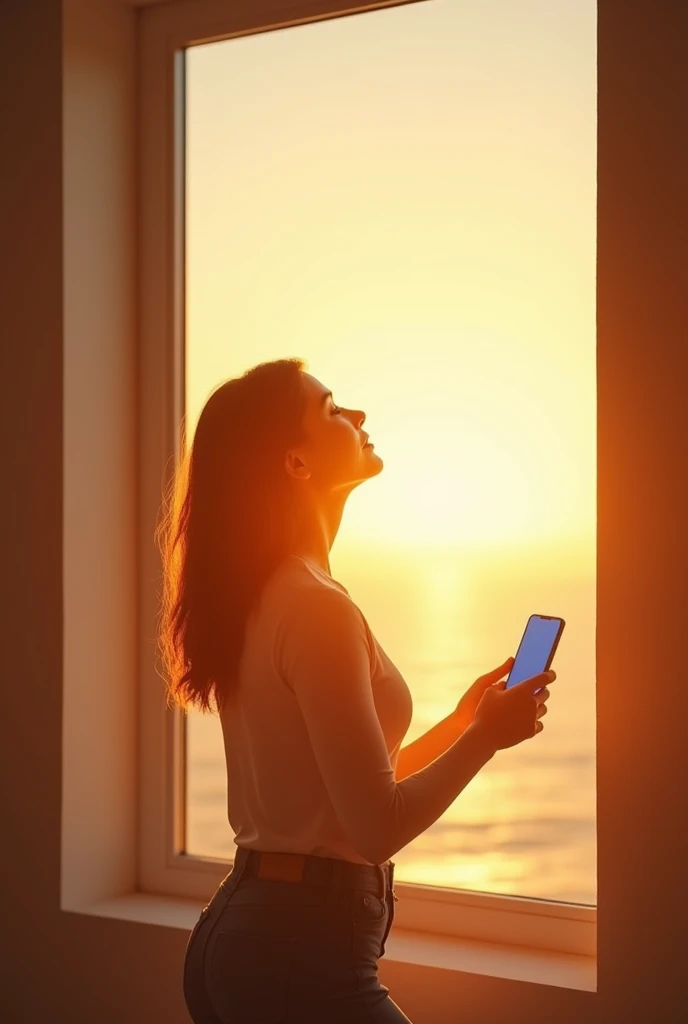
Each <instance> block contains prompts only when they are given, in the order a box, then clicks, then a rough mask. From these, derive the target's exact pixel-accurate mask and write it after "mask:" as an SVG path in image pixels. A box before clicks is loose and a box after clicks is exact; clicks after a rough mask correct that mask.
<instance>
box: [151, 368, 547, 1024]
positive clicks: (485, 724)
mask: <svg viewBox="0 0 688 1024" xmlns="http://www.w3.org/2000/svg"><path fill="white" fill-rule="evenodd" d="M304 366H305V364H304V363H303V361H302V360H299V359H281V360H276V361H273V362H268V363H262V364H260V365H258V366H255V367H253V368H252V369H250V370H249V371H247V372H246V373H244V374H243V375H242V376H240V377H238V378H235V379H232V380H227V381H225V382H224V383H223V384H221V385H220V386H219V387H218V388H217V389H216V390H215V391H214V392H213V393H212V394H211V396H210V397H209V399H208V401H207V402H206V404H205V407H204V408H203V410H202V412H201V415H200V417H199V420H198V424H197V427H196V431H195V435H194V438H193V443H192V444H191V445H190V447H189V451H188V454H186V455H185V456H184V458H183V460H182V462H181V464H180V466H178V467H177V470H176V473H175V475H174V477H173V479H172V481H171V484H170V489H169V492H168V496H167V499H168V500H167V502H166V505H165V508H164V515H163V518H162V520H161V522H160V525H159V527H158V533H157V537H158V543H159V545H160V549H161V553H162V556H163V565H164V575H163V583H164V588H163V607H162V618H161V628H160V649H161V652H162V657H163V663H164V668H165V675H166V678H167V684H168V692H169V697H171V699H172V701H173V702H175V703H177V704H179V705H180V706H181V707H182V708H185V707H188V706H195V707H197V708H198V709H200V710H204V711H210V710H213V709H214V710H216V711H217V712H218V714H219V717H220V721H221V725H222V732H223V738H224V745H225V756H226V763H227V782H228V816H229V821H230V824H231V827H232V829H233V831H234V833H235V843H236V852H235V857H234V863H233V867H232V870H231V871H230V872H229V874H228V875H227V876H226V877H225V879H224V880H223V882H222V883H221V884H220V886H219V887H218V889H217V890H216V892H215V893H214V895H213V896H212V898H211V900H210V902H209V903H208V905H207V906H206V907H205V908H204V909H203V911H202V913H201V915H200V918H199V920H198V922H197V923H196V925H195V926H194V929H193V931H192V933H191V936H190V938H189V941H188V944H187V948H186V954H185V959H184V972H183V988H184V996H185V1000H186V1004H187V1007H188V1010H189V1013H190V1014H191V1017H192V1019H193V1020H194V1022H195V1024H258V1022H260V1024H278V1022H280V1024H297V1022H298V1024H316V1022H317V1024H354V1022H360V1021H363V1020H365V1021H377V1022H388V1024H393V1022H396V1024H401V1022H403V1021H408V1018H407V1017H406V1016H405V1015H404V1014H403V1013H402V1011H401V1010H400V1009H399V1007H398V1006H397V1005H396V1003H394V1001H393V1000H392V999H391V998H390V995H389V989H388V988H387V987H386V986H384V985H382V984H381V983H380V981H379V979H378V974H377V962H378V959H379V958H380V957H381V956H382V955H383V954H384V950H385V941H386V939H387V936H388V934H389V930H390V928H391V925H392V922H393V920H394V901H395V899H396V895H395V893H394V889H393V879H394V862H393V861H392V860H391V859H390V858H391V857H392V856H393V855H394V854H395V853H396V852H397V851H398V850H400V849H401V848H402V847H404V846H406V845H407V844H408V843H410V842H411V841H412V840H413V839H414V838H415V837H416V836H418V835H420V834H421V833H422V832H423V831H425V830H426V829H427V828H428V827H429V826H430V825H432V824H433V823H434V822H435V821H437V819H438V818H439V817H440V816H441V815H442V814H443V813H444V811H446V809H447V808H448V807H449V806H450V804H451V803H452V802H453V800H454V799H455V798H456V797H457V796H458V794H459V793H460V792H461V790H462V789H463V788H464V787H465V786H466V785H467V784H468V782H469V781H470V780H471V779H472V778H473V777H474V776H475V774H476V772H478V771H479V769H480V768H481V767H482V766H483V765H484V764H485V763H486V762H487V761H489V760H490V758H491V757H492V756H493V755H494V753H495V751H496V750H498V749H500V748H503V747H508V746H512V745H514V744H516V743H519V742H521V741H522V740H524V739H526V738H528V737H531V736H533V735H535V733H536V732H538V731H540V730H541V729H542V726H543V723H542V722H541V721H540V718H541V716H542V715H543V714H544V713H545V712H546V710H547V708H546V703H545V702H546V700H547V698H548V696H549V692H548V690H547V689H546V688H545V689H543V690H542V692H541V693H539V694H537V695H535V696H534V695H533V691H534V690H535V689H537V688H538V687H540V686H542V685H543V682H544V681H547V680H549V679H551V678H554V673H546V674H545V677H546V678H543V677H542V676H537V677H535V678H534V679H532V680H526V681H525V682H523V683H520V684H518V685H517V686H514V687H513V688H511V689H509V690H505V689H504V683H503V682H502V683H500V682H499V676H500V675H504V674H505V670H506V664H507V663H505V665H503V666H502V667H501V669H500V670H496V671H495V672H493V673H490V674H488V675H487V676H484V677H481V679H480V680H477V681H476V683H475V684H474V686H473V687H472V688H471V689H470V690H469V691H468V693H467V694H466V697H465V698H464V702H463V710H464V713H465V712H466V708H470V714H469V718H468V720H466V721H463V722H462V724H461V726H460V727H457V729H456V733H455V738H454V737H452V740H451V741H448V746H447V748H446V749H445V750H443V751H442V752H441V753H440V755H439V756H437V752H436V750H435V751H434V752H433V753H431V754H429V756H428V760H429V763H427V764H426V765H424V766H422V767H421V768H420V769H419V770H418V771H416V772H414V773H413V774H411V775H408V777H406V778H403V779H401V780H398V779H396V778H395V769H396V765H397V759H398V754H399V748H400V746H401V741H402V739H403V737H404V735H405V734H406V731H407V729H408V726H409V723H410V720H411V712H412V701H411V694H410V692H409V689H408V687H407V685H406V682H405V681H404V679H403V677H402V676H401V675H400V673H399V672H398V670H397V669H396V667H395V666H394V664H393V662H392V661H391V660H390V659H389V657H388V656H387V654H386V653H385V651H384V650H383V649H382V647H381V646H380V644H379V643H378V641H377V640H376V638H375V637H374V636H373V634H372V632H371V630H370V628H369V626H368V623H367V621H366V619H365V617H364V615H363V614H362V612H361V610H360V609H359V608H358V607H357V605H356V604H355V602H354V601H353V600H352V599H351V597H350V596H349V593H348V591H347V590H346V588H345V587H344V586H343V585H342V584H341V583H339V582H338V581H337V580H334V579H333V578H332V576H331V574H330V562H329V553H330V549H331V548H332V545H333V543H334V539H335V537H336V535H337V531H338V529H339V524H340V522H341V517H342V512H343V509H344V504H345V502H346V499H347V497H348V495H349V494H350V493H351V491H352V490H353V489H354V488H355V487H357V486H358V485H359V484H361V483H363V481H365V480H367V479H369V478H370V477H374V476H376V475H377V474H378V473H380V472H381V470H382V468H383V463H382V460H381V459H380V457H379V456H378V455H377V453H376V452H375V450H374V448H373V447H372V446H367V447H366V441H367V440H368V436H367V434H366V433H365V432H364V431H363V429H362V428H363V424H364V422H365V414H364V413H363V412H362V411H360V410H356V409H346V408H340V407H338V406H336V405H335V403H334V399H333V396H332V394H331V393H330V392H329V390H328V389H327V388H326V387H324V386H323V385H322V384H321V383H320V382H319V381H318V380H317V379H316V378H315V377H313V376H311V375H310V374H308V373H306V372H305V370H304Z"/></svg>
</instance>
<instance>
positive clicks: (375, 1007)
mask: <svg viewBox="0 0 688 1024" xmlns="http://www.w3.org/2000/svg"><path fill="white" fill-rule="evenodd" d="M246 854H247V851H243V850H238V851H237V857H236V858H235V861H234V865H233V867H232V870H231V871H230V873H229V874H228V875H227V877H226V878H225V879H224V880H223V881H222V882H221V883H220V885H219V887H218V888H217V890H216V892H215V894H214V895H213V897H212V899H211V900H210V903H209V904H208V905H207V906H206V907H204V908H203V910H202V911H201V915H200V917H199V919H198V921H197V922H196V924H195V925H194V928H193V930H192V932H191V935H190V937H189V941H188V944H187V947H186V953H185V956H184V975H183V986H184V998H185V1000H186V1006H187V1009H188V1011H189V1013H190V1015H191V1019H192V1020H193V1021H194V1024H316V1022H317V1024H366V1022H375V1024H411V1022H410V1021H409V1018H408V1017H407V1016H406V1015H405V1014H404V1013H402V1011H401V1010H400V1009H399V1007H398V1006H397V1005H396V1003H395V1002H394V1001H393V1000H392V999H391V998H390V995H389V989H388V988H387V987H386V986H385V985H382V984H381V983H380V981H379V979H378V974H377V961H378V959H379V958H380V957H381V956H383V954H384V951H385V941H386V939H387V936H388V935H389V931H390V928H391V927H392V922H393V920H394V900H395V896H394V892H393V888H392V880H393V864H392V866H391V875H390V872H389V870H385V868H384V867H382V866H379V865H354V864H351V863H347V865H346V871H347V875H348V877H349V879H350V882H349V886H350V885H351V884H353V885H355V886H356V887H355V888H351V887H347V886H344V885H342V884H314V883H313V882H307V881H299V882H291V881H274V880H272V879H265V878H257V877H255V876H254V877H251V874H252V872H249V871H248V870H247V865H248V860H249V858H248V857H247V856H246ZM309 859H311V858H306V860H309ZM328 860H332V859H331V858H328ZM252 863H253V861H252ZM390 863H391V862H390ZM319 866H320V867H322V866H323V865H322V864H321V865H319ZM328 866H329V865H328ZM359 868H361V869H362V870H360V871H359V870H358V869H359ZM359 883H360V884H359Z"/></svg>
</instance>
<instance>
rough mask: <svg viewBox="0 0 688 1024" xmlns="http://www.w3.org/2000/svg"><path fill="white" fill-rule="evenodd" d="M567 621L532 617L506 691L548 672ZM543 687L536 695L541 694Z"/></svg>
mask: <svg viewBox="0 0 688 1024" xmlns="http://www.w3.org/2000/svg"><path fill="white" fill-rule="evenodd" d="M565 625H566V623H565V621H564V620H563V619H561V618H558V617H557V616H556V615H531V616H530V618H529V619H528V622H527V623H526V628H525V630H524V632H523V636H522V637H521V642H520V644H519V645H518V650H517V651H516V657H515V658H514V663H513V665H512V667H511V672H510V673H509V676H508V678H507V681H506V687H505V689H507V690H508V689H509V687H510V686H515V685H516V683H522V682H523V680H524V679H530V678H532V676H538V675H540V673H541V672H546V671H547V669H548V668H549V667H550V665H551V664H552V658H553V657H554V652H555V651H556V649H557V646H558V644H559V640H560V639H561V634H562V633H563V632H564V626H565ZM543 689H544V687H543V686H541V687H540V688H539V689H538V690H534V691H533V692H534V693H539V692H540V690H543Z"/></svg>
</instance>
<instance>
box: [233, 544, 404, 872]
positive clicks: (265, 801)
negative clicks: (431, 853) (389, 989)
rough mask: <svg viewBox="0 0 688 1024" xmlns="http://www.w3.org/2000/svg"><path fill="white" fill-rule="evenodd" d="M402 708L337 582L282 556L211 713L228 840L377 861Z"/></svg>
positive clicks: (388, 820) (392, 675) (390, 667)
mask: <svg viewBox="0 0 688 1024" xmlns="http://www.w3.org/2000/svg"><path fill="white" fill-rule="evenodd" d="M412 710H413V702H412V698H411V693H410V691H409V688H408V686H407V684H406V682H405V680H404V678H403V677H402V675H401V673H400V672H399V671H398V669H397V668H396V667H395V665H394V664H393V663H392V661H391V660H390V659H389V657H388V656H387V654H386V653H385V651H384V650H383V649H382V647H381V646H380V644H379V643H378V642H377V640H376V639H375V637H374V636H373V634H372V632H371V630H370V628H369V626H368V623H367V622H366V619H365V617H364V616H363V614H362V612H361V611H360V609H359V608H358V606H357V605H356V604H355V602H354V601H353V600H352V598H351V597H350V596H349V592H348V591H347V590H346V588H345V587H344V586H342V584H341V583H339V582H337V581H336V580H333V579H332V578H331V577H330V576H328V575H327V574H325V573H324V572H322V571H321V570H320V569H318V568H317V567H316V566H313V565H311V564H310V563H309V562H307V561H305V560H303V559H301V558H299V557H297V556H289V557H288V558H287V559H286V560H285V561H284V562H283V563H282V564H281V565H280V567H279V568H278V569H277V571H276V572H275V573H274V574H273V575H272V576H271V578H270V579H269V580H268V582H267V584H266V586H265V587H264V589H263V592H262V594H261V598H260V601H259V603H258V605H257V607H256V608H255V609H254V611H253V612H252V614H251V615H250V616H249V619H248V620H247V624H246V633H245V642H244V649H243V652H242V658H241V662H240V671H239V677H238V686H237V689H236V691H235V697H234V698H233V699H231V700H228V701H227V703H226V705H225V707H224V709H223V711H222V713H221V715H220V719H221V724H222V731H223V737H224V745H225V757H226V762H227V780H228V817H229V823H230V825H231V827H232V830H233V831H234V833H235V843H236V845H237V846H240V847H244V848H247V849H255V850H261V851H279V852H285V853H289V852H293V853H307V854H314V855H317V856H322V857H339V858H342V859H344V860H349V861H353V862H355V863H363V864H371V863H372V864H374V863H380V861H379V860H377V859H376V858H377V857H378V856H379V855H380V851H381V850H382V849H386V848H387V844H388V843H389V841H391V843H392V848H395V846H394V839H395V836H394V835H393V834H389V832H390V828H393V821H394V820H398V816H399V814H400V812H401V811H402V808H401V807H400V806H399V805H398V800H399V798H398V796H397V795H396V793H395V791H396V790H397V788H398V784H397V783H396V782H395V778H394V771H395V768H396V763H397V758H398V754H399V749H400V746H401V742H402V739H403V738H404V736H405V735H406V732H407V730H408V727H409V725H410V722H411V715H412ZM402 803H403V801H402ZM408 824H411V829H412V830H413V824H412V823H407V826H408ZM402 831H404V830H403V829H402ZM418 831H419V832H420V831H422V828H420V827H419V829H418ZM415 834H417V833H415ZM403 838H404V836H401V837H400V839H403ZM406 841H408V840H406ZM401 845H404V842H400V846H401ZM385 859H386V858H385Z"/></svg>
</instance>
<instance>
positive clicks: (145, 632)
mask: <svg viewBox="0 0 688 1024" xmlns="http://www.w3.org/2000/svg"><path fill="white" fill-rule="evenodd" d="M418 2H426V0H383V2H372V3H371V2H356V0H348V2H345V0H301V2H298V3H294V2H293V0H291V2H290V0H252V2H250V3H249V2H246V3H236V2H230V0H194V2H193V3H192V2H188V0H180V2H176V3H171V4H164V5H161V6H156V7H153V8H151V9H148V10H145V11H143V12H142V17H141V24H140V29H141V36H140V47H141V48H140V54H139V57H140V68H141V82H140V89H141V91H140V99H141V112H140V122H139V144H140V153H141V165H140V180H139V184H140V196H141V206H140V229H141V237H140V246H141V248H140V293H139V294H140V323H139V328H140V353H141V355H140V359H141V362H140V367H139V369H140V375H141V389H142V394H144V395H145V396H146V401H145V403H142V404H141V422H140V438H141V459H140V477H139V486H140V502H141V503H140V522H139V527H140V555H141V557H140V579H139V599H140V636H141V637H142V638H144V639H142V642H141V644H140V662H139V673H140V674H139V679H140V697H139V714H140V734H139V743H140V748H139V749H140V762H139V763H140V768H141V776H140V786H141V790H140V803H139V829H140V848H139V864H138V866H139V882H140V887H141V889H142V890H144V891H146V892H149V893H158V894H161V895H168V894H169V895H171V894H174V895H177V896H189V897H196V898H198V899H204V900H205V899H208V898H209V896H210V895H211V894H212V892H213V891H214V889H215V887H216V886H217V885H218V884H219V882H220V881H221V879H222V878H223V877H224V876H225V875H226V874H227V872H228V871H229V870H230V867H231V863H232V862H231V861H229V860H217V859H214V858H202V857H197V856H193V857H192V856H188V855H185V854H183V853H181V852H180V851H181V850H182V849H183V836H184V812H185V802H186V801H185V794H184V778H183V766H184V720H183V715H182V713H181V712H180V711H178V710H170V709H169V708H168V707H167V705H166V703H165V696H164V686H163V684H162V680H161V678H160V676H159V675H158V674H157V671H156V668H155V665H156V664H158V658H157V650H156V644H155V639H154V638H155V629H156V623H157V614H158V600H159V591H158V586H157V584H158V581H159V579H160V572H161V566H160V560H159V555H158V552H157V549H156V548H155V544H154V541H153V530H154V526H155V522H156V517H157V515H158V512H159V509H160V502H161V497H162V493H163V488H164V486H165V484H166V482H167V479H168V476H169V472H170V470H171V467H172V466H173V464H174V460H175V458H176V456H177V442H178V430H179V423H180V417H181V413H182V410H183V407H184V405H183V396H184V373H183V368H184V320H185V315H184V314H185V311H184V264H185V240H184V235H183V218H182V216H181V211H182V209H183V200H184V162H185V153H184V150H185V140H184V125H183V98H184V58H183V52H184V49H185V48H186V47H188V46H191V45H195V44H199V43H203V42H210V41H214V40H219V39H227V38H232V37H237V36H241V35H248V34H255V33H257V32H262V31H269V30H271V29H275V28H279V27H286V26H288V25H299V24H307V23H309V22H314V21H319V20H323V19H327V18H331V17H338V16H341V15H343V14H353V13H360V12H363V11H373V10H379V9H382V8H386V7H395V6H400V5H401V4H405V3H418ZM175 794H177V795H176V796H175ZM395 889H396V891H397V894H398V895H399V902H398V903H397V904H396V908H395V928H399V929H409V930H414V931H416V930H417V931H422V932H424V933H426V934H430V935H434V936H451V937H454V938H460V939H466V940H479V941H483V942H485V941H486V942H493V943H501V944H506V945H514V946H527V947H530V948H533V949H539V950H546V951H550V952H561V953H570V954H578V955H582V956H585V957H590V958H594V957H595V956H596V952H597V907H584V906H577V905H573V904H566V903H556V902H550V901H547V900H540V899H532V898H526V897H513V896H503V895H497V894H490V893H482V892H471V891H469V890H454V889H441V888H430V887H428V886H424V885H420V884H410V883H406V882H398V881H397V882H395Z"/></svg>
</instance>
